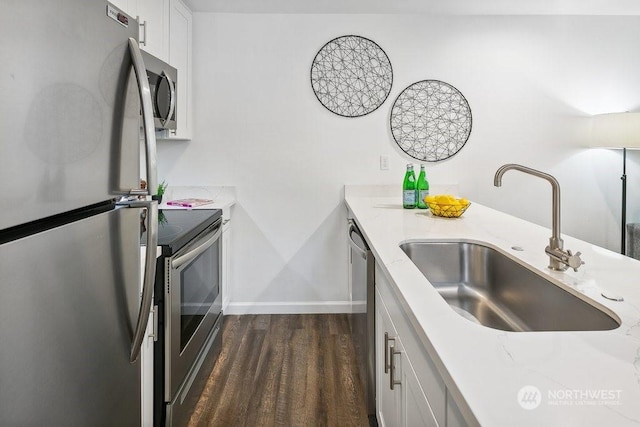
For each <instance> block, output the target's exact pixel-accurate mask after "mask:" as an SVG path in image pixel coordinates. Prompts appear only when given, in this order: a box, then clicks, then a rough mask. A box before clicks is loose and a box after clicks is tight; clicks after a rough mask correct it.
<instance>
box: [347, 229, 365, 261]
mask: <svg viewBox="0 0 640 427" xmlns="http://www.w3.org/2000/svg"><path fill="white" fill-rule="evenodd" d="M351 233H356V234H358V235H359V236H360V238H361V239H362V240H363V241H364V238H363V237H362V235H361V234H360V233H358V230H357V229H356V227H355V225H353V223H349V231H347V238H348V239H349V244H350V245H351V248H352V249H353V250H354V251H355V252H356V253H357V254H358V255H360V256H361V257H362V259H367V252H366V251H364V250H362V248H361V247H360V246H358V245H357V244H356V242H354V241H353V239H352V238H351Z"/></svg>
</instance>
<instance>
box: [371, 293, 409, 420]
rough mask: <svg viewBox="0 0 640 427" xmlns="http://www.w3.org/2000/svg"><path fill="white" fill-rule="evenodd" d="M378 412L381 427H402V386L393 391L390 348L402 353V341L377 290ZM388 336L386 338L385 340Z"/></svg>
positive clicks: (396, 386)
mask: <svg viewBox="0 0 640 427" xmlns="http://www.w3.org/2000/svg"><path fill="white" fill-rule="evenodd" d="M375 312H376V406H377V408H376V411H377V415H378V423H379V425H380V427H396V426H399V425H400V421H401V417H400V408H401V398H402V396H401V393H400V388H399V387H400V386H398V385H394V389H393V390H392V389H391V384H390V381H391V379H390V378H391V377H390V375H391V372H390V369H389V366H390V363H391V356H392V355H391V352H390V347H391V346H393V347H394V348H395V349H396V351H402V350H401V349H399V347H398V346H400V348H401V346H402V345H401V343H400V340H399V339H398V338H397V334H396V330H395V328H394V327H393V323H392V322H391V318H390V317H389V314H388V313H387V310H386V309H385V306H384V303H383V302H382V299H381V298H380V295H379V294H378V292H377V290H376V308H375ZM385 334H386V338H385ZM394 363H395V367H396V369H395V373H394V376H395V377H396V378H400V375H401V372H398V367H399V368H402V367H401V366H399V365H400V364H401V360H400V358H399V357H397V356H394Z"/></svg>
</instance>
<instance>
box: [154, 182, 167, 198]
mask: <svg viewBox="0 0 640 427" xmlns="http://www.w3.org/2000/svg"><path fill="white" fill-rule="evenodd" d="M168 186H169V184H167V182H166V181H162V182H161V183H160V184H158V191H156V195H157V196H164V192H165V190H166V189H167V187H168Z"/></svg>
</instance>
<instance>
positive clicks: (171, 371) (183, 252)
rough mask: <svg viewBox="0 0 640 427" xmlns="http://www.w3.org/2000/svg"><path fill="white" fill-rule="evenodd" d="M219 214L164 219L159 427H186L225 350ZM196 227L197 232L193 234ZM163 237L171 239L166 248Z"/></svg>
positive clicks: (158, 293) (172, 214)
mask: <svg viewBox="0 0 640 427" xmlns="http://www.w3.org/2000/svg"><path fill="white" fill-rule="evenodd" d="M214 211H215V210H211V211H203V210H180V211H164V212H162V214H161V222H160V225H159V231H158V241H159V242H161V243H160V245H161V248H162V256H161V258H160V260H159V263H160V264H161V266H160V265H159V267H160V268H159V270H161V271H162V272H161V273H160V274H158V275H157V277H156V289H155V301H156V306H157V310H158V312H159V313H160V314H161V315H160V316H159V322H158V323H159V324H158V341H157V342H156V346H155V351H154V363H155V365H156V367H155V371H156V374H155V375H154V382H155V383H154V389H156V390H157V391H158V392H157V393H154V399H155V402H154V408H155V410H154V424H155V425H160V426H164V425H168V426H169V425H186V422H187V421H188V419H189V417H190V415H191V412H192V410H193V408H194V407H195V404H196V403H197V400H198V398H199V397H200V394H201V392H202V390H203V388H204V384H205V383H206V380H207V378H208V376H209V373H210V372H211V368H212V367H213V364H214V362H215V360H216V358H217V356H218V354H219V353H220V350H221V346H222V333H221V327H222V293H221V270H220V267H221V255H222V246H221V244H222V242H221V238H220V237H221V234H222V220H221V214H220V212H217V211H216V212H215V213H213V212H214ZM162 217H164V218H165V221H166V223H165V224H164V225H163V223H162ZM191 222H193V223H194V224H197V226H196V227H195V228H193V224H191V225H189V224H190V223H191ZM163 233H164V234H165V235H166V236H169V237H168V238H167V239H166V240H167V241H165V242H163V237H162V236H163ZM172 236H173V237H172ZM170 240H173V241H170Z"/></svg>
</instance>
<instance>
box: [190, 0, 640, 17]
mask: <svg viewBox="0 0 640 427" xmlns="http://www.w3.org/2000/svg"><path fill="white" fill-rule="evenodd" d="M184 2H185V3H186V4H187V5H188V6H189V7H190V8H191V10H192V11H194V12H220V13H296V14H298V13H300V14H306V13H308V14H322V13H337V14H350V13H358V14H413V13H422V14H453V15H640V1H639V0H184Z"/></svg>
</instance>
